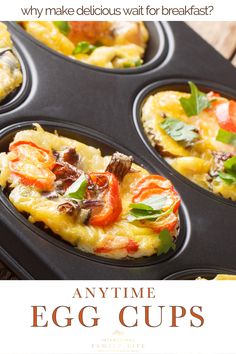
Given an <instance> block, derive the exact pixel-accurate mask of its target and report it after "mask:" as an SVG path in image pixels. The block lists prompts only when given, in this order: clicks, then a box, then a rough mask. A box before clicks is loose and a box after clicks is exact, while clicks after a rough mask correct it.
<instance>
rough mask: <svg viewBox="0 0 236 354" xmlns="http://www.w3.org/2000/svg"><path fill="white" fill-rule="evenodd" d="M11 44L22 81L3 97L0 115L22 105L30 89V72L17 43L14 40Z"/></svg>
mask: <svg viewBox="0 0 236 354" xmlns="http://www.w3.org/2000/svg"><path fill="white" fill-rule="evenodd" d="M11 35H12V34H11ZM13 43H14V48H13V53H14V54H15V55H16V57H17V59H18V60H19V62H20V66H21V72H22V77H23V81H22V84H21V85H20V86H19V87H18V88H16V89H15V90H14V91H13V92H11V93H10V94H9V95H8V96H7V97H5V98H4V100H3V101H2V102H0V114H1V113H6V112H9V111H11V110H13V109H14V108H16V107H18V106H19V105H20V104H21V103H23V102H24V101H25V99H26V97H27V96H28V94H29V91H30V87H31V76H30V70H29V66H28V63H27V61H26V58H25V57H24V55H23V53H22V51H21V49H20V48H19V46H18V45H17V43H15V42H14V39H13Z"/></svg>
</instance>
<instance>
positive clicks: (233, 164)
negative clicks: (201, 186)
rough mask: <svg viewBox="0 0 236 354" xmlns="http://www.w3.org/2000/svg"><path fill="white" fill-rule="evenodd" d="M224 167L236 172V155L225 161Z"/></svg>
mask: <svg viewBox="0 0 236 354" xmlns="http://www.w3.org/2000/svg"><path fill="white" fill-rule="evenodd" d="M224 168H225V170H226V171H232V172H236V156H233V157H231V158H230V159H228V160H226V161H225V162H224Z"/></svg>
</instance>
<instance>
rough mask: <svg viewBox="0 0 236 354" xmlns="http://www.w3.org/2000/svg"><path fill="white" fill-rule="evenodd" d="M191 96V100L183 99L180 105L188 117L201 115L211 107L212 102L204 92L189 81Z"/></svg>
mask: <svg viewBox="0 0 236 354" xmlns="http://www.w3.org/2000/svg"><path fill="white" fill-rule="evenodd" d="M188 84H189V86H190V90H191V95H190V97H189V98H185V97H181V98H180V103H181V106H182V107H183V109H184V111H185V113H186V114H187V116H188V117H191V116H195V115H197V114H199V113H201V112H202V111H203V110H204V109H206V108H208V107H210V102H209V100H208V98H207V95H206V94H205V93H204V92H201V91H199V90H198V88H197V86H196V85H195V84H194V83H193V82H191V81H189V83H188Z"/></svg>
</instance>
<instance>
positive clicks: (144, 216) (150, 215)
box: [127, 209, 163, 222]
mask: <svg viewBox="0 0 236 354" xmlns="http://www.w3.org/2000/svg"><path fill="white" fill-rule="evenodd" d="M162 215H163V213H161V211H153V210H152V211H150V210H140V209H131V210H130V213H129V215H128V216H127V220H128V221H129V222H133V221H139V220H150V221H156V220H157V218H159V217H160V216H162Z"/></svg>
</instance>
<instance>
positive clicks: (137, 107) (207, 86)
mask: <svg viewBox="0 0 236 354" xmlns="http://www.w3.org/2000/svg"><path fill="white" fill-rule="evenodd" d="M188 81H192V82H194V83H195V84H196V85H197V86H198V87H199V88H200V89H201V90H202V91H203V92H209V91H216V92H219V93H221V94H222V95H223V96H224V97H226V98H229V99H235V98H236V91H234V90H233V89H232V88H229V87H227V86H224V85H222V84H220V83H216V82H211V81H204V80H199V79H197V78H196V79H195V78H192V77H190V78H186V79H179V78H173V79H167V80H160V81H157V82H154V83H152V84H150V85H148V86H146V87H145V88H143V89H142V90H141V91H140V92H139V94H138V95H137V96H136V98H135V101H134V103H133V122H134V125H135V128H136V130H137V132H138V135H139V137H140V138H141V140H142V142H143V143H144V145H145V146H146V148H147V149H148V150H149V151H150V152H151V154H152V155H153V156H154V157H155V159H156V160H157V161H158V162H159V163H160V164H162V165H163V166H164V167H165V168H166V169H168V171H169V172H171V174H173V175H175V176H176V177H177V178H178V179H179V180H181V181H182V182H184V183H185V184H189V185H190V186H191V187H192V188H194V189H196V190H198V191H199V192H200V193H202V194H203V195H206V196H208V197H210V198H212V199H214V200H217V201H218V202H221V203H222V202H223V203H225V204H227V205H230V206H233V207H236V202H234V201H232V200H230V199H226V198H224V197H223V196H220V195H217V194H214V193H213V192H210V191H208V190H207V189H204V188H203V187H201V186H199V185H197V184H196V183H194V182H192V181H191V180H190V179H188V178H187V177H185V176H183V175H182V174H181V173H179V172H178V171H177V170H175V169H174V168H173V167H171V165H170V164H169V163H168V162H167V161H165V159H164V157H162V155H161V154H160V153H158V151H157V150H156V149H155V147H154V146H152V145H151V142H150V141H149V139H148V137H147V135H146V133H145V131H144V129H143V125H142V122H141V113H142V107H143V105H144V104H145V102H146V100H147V99H148V97H150V95H153V94H156V93H157V92H161V91H165V90H177V91H178V90H181V91H183V92H189V86H188ZM183 87H185V89H184V88H183ZM186 88H187V89H186Z"/></svg>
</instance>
